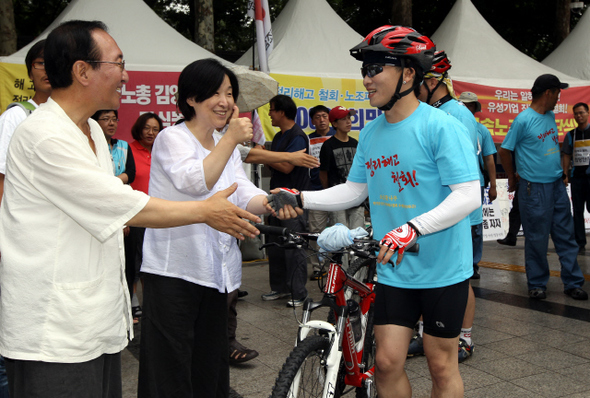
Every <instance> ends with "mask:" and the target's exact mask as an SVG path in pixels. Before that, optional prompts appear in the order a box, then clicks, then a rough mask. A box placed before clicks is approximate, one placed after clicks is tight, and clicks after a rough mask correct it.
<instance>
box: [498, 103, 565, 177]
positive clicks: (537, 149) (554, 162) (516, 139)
mask: <svg viewBox="0 0 590 398" xmlns="http://www.w3.org/2000/svg"><path fill="white" fill-rule="evenodd" d="M502 148H504V149H508V150H509V151H514V153H515V154H516V170H517V171H518V174H519V175H520V176H521V177H522V178H524V179H525V180H527V181H531V182H540V183H549V182H555V180H557V179H559V178H561V175H562V173H563V169H562V168H561V157H560V154H559V139H558V136H557V125H556V124H555V115H554V114H553V112H552V111H549V112H547V113H545V114H544V115H541V114H540V113H537V112H536V111H534V110H533V109H532V108H527V109H525V110H524V111H522V112H521V113H519V114H518V116H516V118H515V119H514V122H512V125H511V126H510V130H508V133H507V134H506V138H504V142H503V143H502Z"/></svg>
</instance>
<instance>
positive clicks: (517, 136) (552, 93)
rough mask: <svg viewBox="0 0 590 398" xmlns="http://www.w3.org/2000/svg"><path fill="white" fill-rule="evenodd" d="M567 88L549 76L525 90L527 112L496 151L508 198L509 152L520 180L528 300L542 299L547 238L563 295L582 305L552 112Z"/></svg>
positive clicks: (511, 186) (512, 185) (511, 182)
mask: <svg viewBox="0 0 590 398" xmlns="http://www.w3.org/2000/svg"><path fill="white" fill-rule="evenodd" d="M567 87H568V85H567V84H566V83H561V82H560V81H559V79H558V78H557V77H556V76H554V75H549V74H547V75H541V76H539V77H538V78H537V80H535V83H534V85H533V88H532V89H531V93H532V95H533V101H532V103H531V106H530V107H529V108H527V109H525V110H524V111H522V112H521V113H520V114H519V115H518V116H517V117H516V118H515V119H514V122H513V123H512V126H510V130H509V131H508V134H507V135H506V138H505V139H504V142H503V143H502V146H501V148H500V150H499V151H498V154H499V155H500V158H501V159H502V165H503V166H504V170H506V173H507V174H508V191H510V192H514V190H515V189H516V183H517V180H516V176H515V170H514V169H513V167H512V151H514V152H515V154H516V171H517V172H518V174H519V176H520V183H519V184H518V199H519V202H520V203H519V204H520V215H521V219H522V226H523V229H524V235H525V237H526V239H525V246H524V253H525V267H526V275H527V283H528V294H529V297H530V298H533V299H538V300H540V299H544V298H546V297H547V294H546V292H545V290H546V289H547V282H548V281H549V264H548V262H547V247H548V243H549V234H550V233H551V238H552V239H553V243H554V245H555V250H556V251H557V254H558V256H559V261H560V263H561V280H562V282H563V285H564V293H565V294H566V295H568V296H570V297H572V298H574V299H576V300H587V299H588V294H587V293H586V292H585V291H584V290H582V289H581V287H582V285H583V284H584V275H583V274H582V271H581V270H580V266H579V265H578V261H577V254H578V245H577V243H576V240H575V239H574V222H573V218H572V214H571V210H570V200H569V198H568V196H567V192H566V190H565V184H564V182H563V170H562V167H561V159H560V155H559V140H558V136H557V134H558V133H557V125H556V124H555V114H554V113H553V111H552V110H553V108H555V104H557V100H558V99H559V93H560V91H561V90H563V89H565V88H567Z"/></svg>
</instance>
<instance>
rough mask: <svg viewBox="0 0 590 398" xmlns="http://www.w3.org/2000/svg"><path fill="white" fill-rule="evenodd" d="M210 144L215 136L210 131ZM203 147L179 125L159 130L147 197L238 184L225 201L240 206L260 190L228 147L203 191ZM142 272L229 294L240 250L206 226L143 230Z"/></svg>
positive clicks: (236, 282) (197, 195) (188, 194)
mask: <svg viewBox="0 0 590 398" xmlns="http://www.w3.org/2000/svg"><path fill="white" fill-rule="evenodd" d="M214 139H215V145H217V143H218V142H219V140H220V137H219V136H217V135H214ZM209 153H210V151H209V150H207V149H205V148H204V147H203V146H202V145H201V144H200V143H199V141H198V140H197V139H196V137H195V136H194V135H193V134H192V133H191V132H190V131H189V129H188V128H187V127H186V126H185V124H184V123H182V124H179V125H176V126H171V127H168V128H166V129H164V130H162V131H161V132H160V133H159V134H158V136H157V137H156V141H155V142H154V146H153V148H152V166H151V172H150V189H149V194H150V196H154V197H158V198H163V199H168V200H204V199H207V198H208V197H210V196H212V195H213V194H215V193H216V192H219V191H222V190H224V189H226V188H228V187H229V186H230V185H232V184H233V183H234V182H237V183H238V189H237V190H236V192H234V194H232V195H231V196H230V197H229V198H228V200H229V201H230V202H232V203H234V204H235V205H237V206H239V207H240V208H242V209H245V208H246V207H247V205H248V203H249V202H250V200H251V199H252V198H253V197H254V196H257V195H266V192H264V191H262V190H260V189H258V188H256V186H255V185H254V184H252V182H250V180H249V179H248V178H247V177H246V173H245V172H244V169H243V168H242V161H241V158H240V153H239V151H238V150H237V149H234V152H233V153H232V155H231V157H230V159H229V160H228V162H227V164H226V166H225V169H224V170H223V173H222V174H221V176H220V177H219V180H218V181H217V183H216V184H215V185H214V186H213V188H212V189H211V190H208V189H207V186H206V183H205V173H204V170H203V160H204V159H205V157H206V156H207V155H209ZM141 271H142V272H147V273H151V274H156V275H162V276H169V277H174V278H180V279H184V280H186V281H188V282H192V283H195V284H198V285H201V286H206V287H210V288H214V289H217V290H218V291H219V292H221V293H223V292H225V291H226V290H227V291H228V292H231V291H233V290H235V289H237V288H238V287H239V286H240V283H241V279H242V254H241V253H240V250H239V248H238V244H237V239H236V238H234V237H232V236H230V235H228V234H226V233H222V232H219V231H217V230H215V229H213V228H211V227H209V226H207V225H206V224H193V225H187V226H184V227H176V228H165V229H149V228H148V229H147V230H146V233H145V240H144V244H143V264H142V266H141Z"/></svg>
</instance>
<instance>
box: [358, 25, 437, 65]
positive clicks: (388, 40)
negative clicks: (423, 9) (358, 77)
mask: <svg viewBox="0 0 590 398" xmlns="http://www.w3.org/2000/svg"><path fill="white" fill-rule="evenodd" d="M368 51H377V52H388V53H390V54H393V55H395V56H398V57H400V58H402V57H403V58H409V59H411V60H413V61H414V62H415V63H416V64H417V65H418V66H420V67H421V68H422V71H423V72H428V71H429V70H430V67H431V66H432V59H433V57H434V52H435V51H436V46H435V45H434V43H433V42H432V40H430V39H429V38H428V37H427V36H424V35H423V34H421V33H418V32H417V31H416V30H414V29H412V28H409V27H405V26H393V25H385V26H382V27H380V28H377V29H375V30H374V31H372V32H371V33H369V34H368V35H367V37H365V39H364V40H363V41H362V42H361V43H360V44H359V45H357V46H355V47H353V48H352V49H351V50H350V55H352V56H353V57H355V58H356V59H358V60H359V61H362V60H364V57H365V52H368Z"/></svg>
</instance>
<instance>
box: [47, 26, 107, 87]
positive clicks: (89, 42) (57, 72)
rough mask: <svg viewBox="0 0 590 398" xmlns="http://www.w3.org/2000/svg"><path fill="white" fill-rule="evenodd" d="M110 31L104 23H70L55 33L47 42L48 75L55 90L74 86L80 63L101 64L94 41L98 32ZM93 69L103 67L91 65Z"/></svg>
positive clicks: (98, 50) (55, 30) (58, 28)
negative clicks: (73, 71) (94, 32)
mask: <svg viewBox="0 0 590 398" xmlns="http://www.w3.org/2000/svg"><path fill="white" fill-rule="evenodd" d="M99 29H100V30H104V31H105V32H106V31H107V27H106V25H105V24H104V23H103V22H101V21H78V20H72V21H67V22H64V23H62V24H61V25H59V26H58V27H57V28H55V29H53V30H52V31H51V33H49V36H47V40H46V41H45V71H46V72H47V77H48V78H49V83H50V84H51V87H52V88H54V89H55V88H67V87H69V86H71V85H72V83H73V79H72V67H73V66H74V63H75V62H76V61H100V57H101V54H100V49H99V48H98V45H97V44H96V42H95V41H94V39H93V38H92V32H93V31H94V30H99ZM90 66H91V68H92V69H98V68H100V64H98V63H91V64H90Z"/></svg>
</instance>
